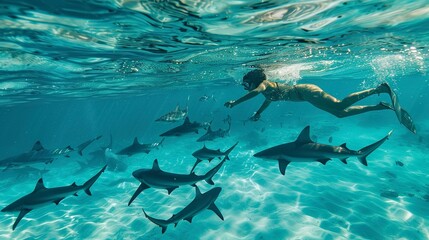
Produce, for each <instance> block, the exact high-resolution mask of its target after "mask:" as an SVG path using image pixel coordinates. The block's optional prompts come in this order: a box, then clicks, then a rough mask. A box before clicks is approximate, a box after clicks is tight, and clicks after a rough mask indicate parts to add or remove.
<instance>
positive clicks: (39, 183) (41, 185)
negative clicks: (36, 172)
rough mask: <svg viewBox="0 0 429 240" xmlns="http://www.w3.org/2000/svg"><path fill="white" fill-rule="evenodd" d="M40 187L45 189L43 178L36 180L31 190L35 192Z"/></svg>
mask: <svg viewBox="0 0 429 240" xmlns="http://www.w3.org/2000/svg"><path fill="white" fill-rule="evenodd" d="M41 189H46V187H45V184H43V178H40V179H39V181H37V183H36V187H34V191H33V192H37V191H39V190H41Z"/></svg>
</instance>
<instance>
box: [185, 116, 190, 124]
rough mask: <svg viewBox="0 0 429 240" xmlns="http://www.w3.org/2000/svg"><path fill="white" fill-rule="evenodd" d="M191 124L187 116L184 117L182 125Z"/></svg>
mask: <svg viewBox="0 0 429 240" xmlns="http://www.w3.org/2000/svg"><path fill="white" fill-rule="evenodd" d="M188 124H191V121H190V120H189V117H186V118H185V121H184V122H183V125H188Z"/></svg>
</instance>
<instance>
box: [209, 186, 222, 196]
mask: <svg viewBox="0 0 429 240" xmlns="http://www.w3.org/2000/svg"><path fill="white" fill-rule="evenodd" d="M220 191H222V188H221V187H215V188H213V189H211V190H210V194H212V195H213V196H216V197H217V196H219V194H220Z"/></svg>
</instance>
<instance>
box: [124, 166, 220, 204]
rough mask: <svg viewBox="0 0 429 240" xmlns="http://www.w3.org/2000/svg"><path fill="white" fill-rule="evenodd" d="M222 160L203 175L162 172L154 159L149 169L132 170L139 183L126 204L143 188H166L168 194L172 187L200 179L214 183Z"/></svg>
mask: <svg viewBox="0 0 429 240" xmlns="http://www.w3.org/2000/svg"><path fill="white" fill-rule="evenodd" d="M224 162H225V160H223V161H222V162H220V163H219V164H218V165H216V166H215V167H214V168H213V169H211V170H210V171H208V172H207V173H206V174H204V175H196V174H195V173H191V174H177V173H169V172H164V171H162V170H161V169H160V168H159V164H158V160H157V159H155V160H154V161H153V166H152V168H151V169H139V170H136V171H134V172H133V176H134V177H135V178H136V179H137V180H139V181H140V182H141V184H140V186H139V187H138V188H137V190H136V192H135V193H134V194H133V196H132V197H131V199H130V201H129V202H128V206H129V205H131V203H132V202H133V201H134V199H136V197H137V196H138V195H139V194H140V193H141V192H142V191H143V190H145V189H147V188H151V187H153V188H161V189H167V190H168V194H170V193H171V192H173V190H174V189H176V188H178V187H180V186H183V185H192V186H195V183H197V182H199V181H201V180H205V181H206V182H207V183H208V184H210V185H214V182H213V180H212V178H213V176H214V175H215V174H216V173H217V172H218V171H219V169H220V167H221V166H222V164H223V163H224Z"/></svg>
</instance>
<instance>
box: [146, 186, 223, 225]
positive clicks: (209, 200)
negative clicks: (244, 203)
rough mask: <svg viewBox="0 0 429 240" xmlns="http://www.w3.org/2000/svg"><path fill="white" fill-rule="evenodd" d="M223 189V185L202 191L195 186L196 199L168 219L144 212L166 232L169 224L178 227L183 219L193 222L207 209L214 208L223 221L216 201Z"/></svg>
mask: <svg viewBox="0 0 429 240" xmlns="http://www.w3.org/2000/svg"><path fill="white" fill-rule="evenodd" d="M221 191H222V188H221V187H215V188H212V189H210V190H209V191H207V192H205V193H201V191H200V189H199V188H198V187H195V198H194V200H192V202H190V203H189V205H187V206H186V207H185V208H183V209H182V210H181V211H180V212H178V213H176V214H173V216H172V217H171V218H169V219H168V220H162V219H157V218H153V217H151V216H149V215H147V214H146V212H145V210H144V209H143V213H144V215H145V217H146V218H148V219H149V220H150V221H151V222H153V223H155V224H156V225H158V226H160V227H161V228H162V233H165V231H166V230H167V226H168V225H170V224H174V226H175V227H176V226H177V224H178V223H179V221H181V220H186V221H188V222H190V223H192V218H194V217H195V216H196V215H197V214H199V213H200V212H202V211H203V210H205V209H209V210H212V211H213V212H214V213H216V215H217V216H218V217H219V218H220V219H222V221H223V220H224V218H223V215H222V213H221V212H220V210H219V208H218V207H217V206H216V204H215V203H214V202H215V201H216V199H217V198H218V197H219V194H220V192H221Z"/></svg>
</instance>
